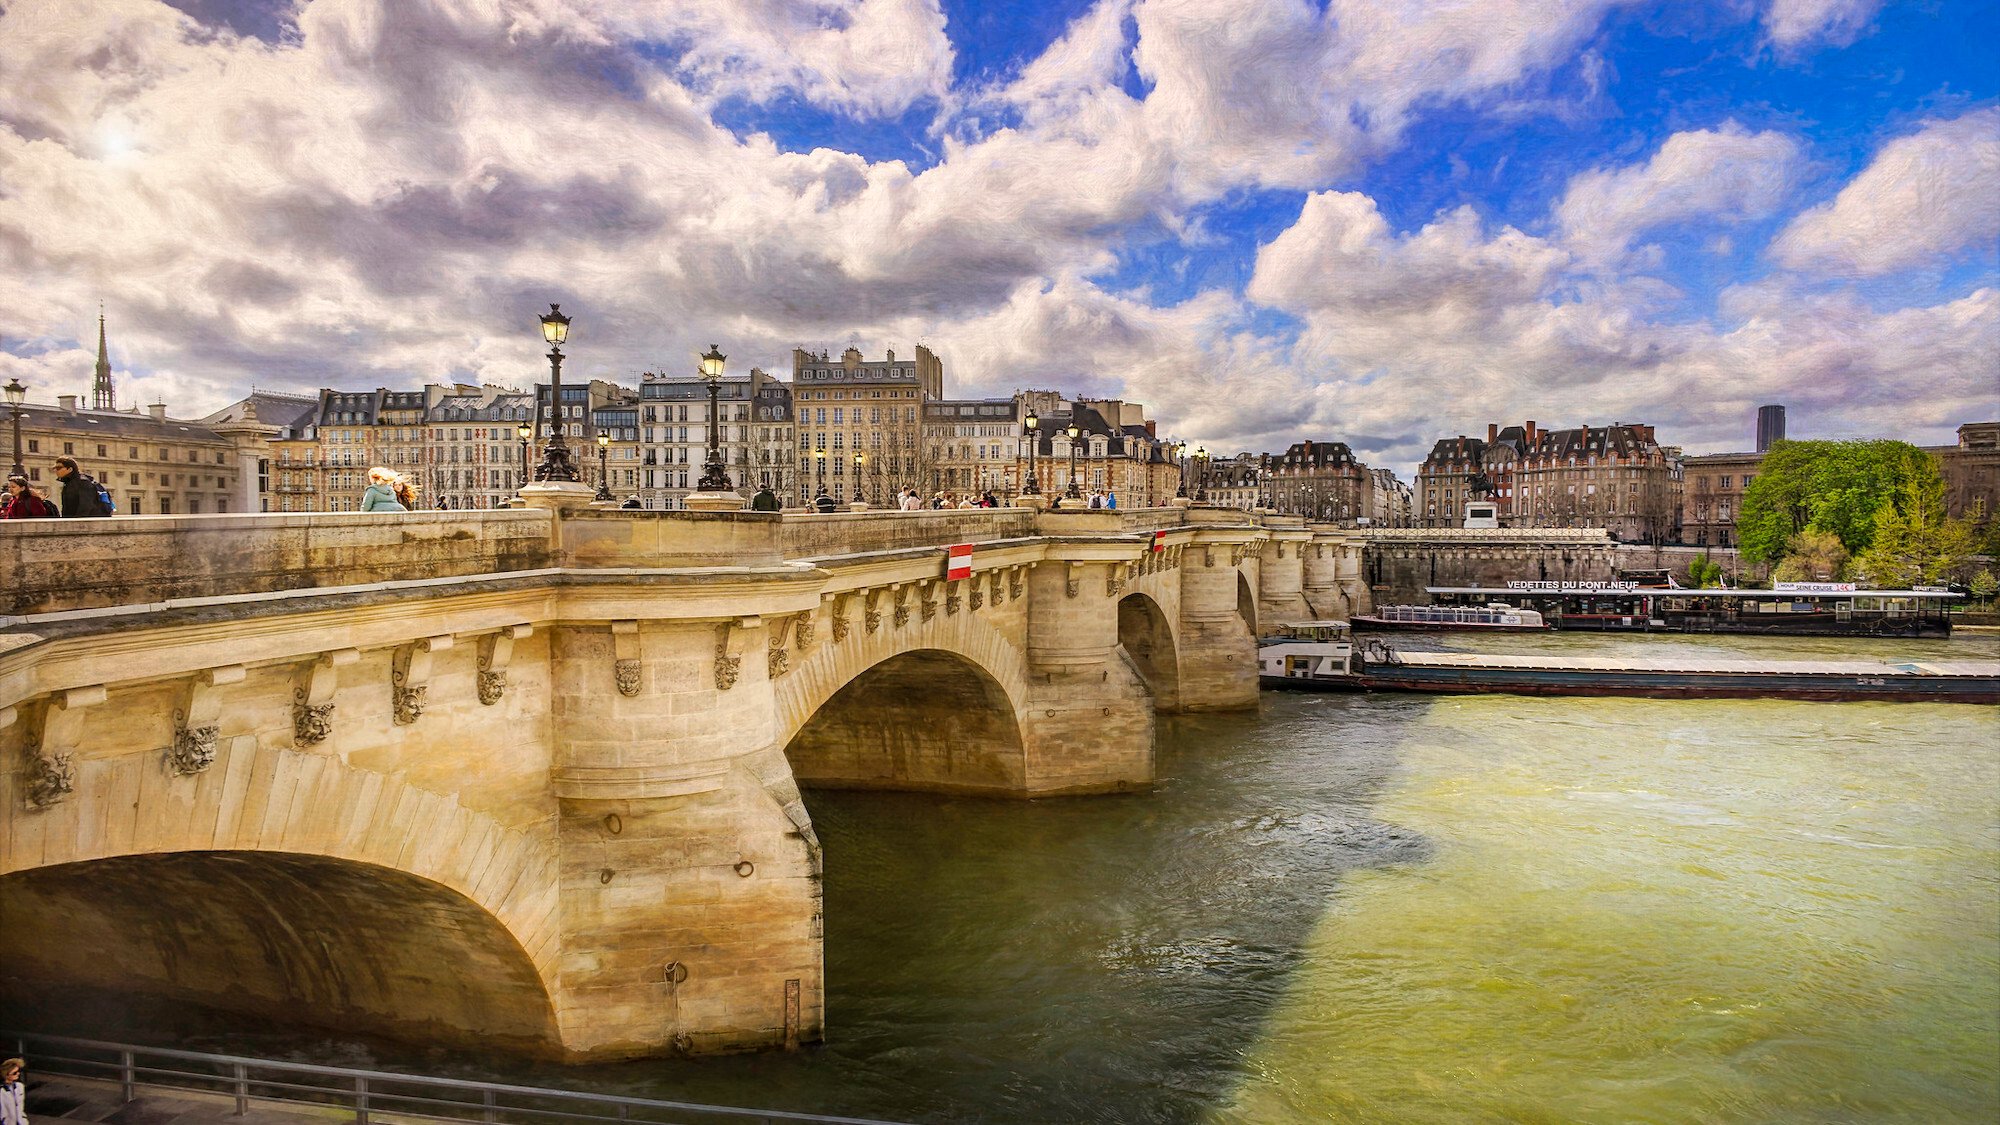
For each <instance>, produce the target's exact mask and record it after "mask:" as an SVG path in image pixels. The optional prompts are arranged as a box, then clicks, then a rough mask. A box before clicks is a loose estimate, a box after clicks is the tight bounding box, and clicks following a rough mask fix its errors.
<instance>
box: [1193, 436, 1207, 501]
mask: <svg viewBox="0 0 2000 1125" xmlns="http://www.w3.org/2000/svg"><path fill="white" fill-rule="evenodd" d="M1194 502H1195V503H1197V504H1206V503H1208V447H1207V446H1205V445H1197V446H1195V447H1194Z"/></svg>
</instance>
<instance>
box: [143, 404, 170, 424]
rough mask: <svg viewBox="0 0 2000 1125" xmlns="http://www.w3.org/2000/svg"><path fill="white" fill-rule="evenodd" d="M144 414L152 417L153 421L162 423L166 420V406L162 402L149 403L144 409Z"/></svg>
mask: <svg viewBox="0 0 2000 1125" xmlns="http://www.w3.org/2000/svg"><path fill="white" fill-rule="evenodd" d="M146 413H147V414H149V415H151V416H152V419H153V421H155V422H164V421H166V420H167V404H166V403H164V402H155V403H151V404H149V405H148V406H147V407H146Z"/></svg>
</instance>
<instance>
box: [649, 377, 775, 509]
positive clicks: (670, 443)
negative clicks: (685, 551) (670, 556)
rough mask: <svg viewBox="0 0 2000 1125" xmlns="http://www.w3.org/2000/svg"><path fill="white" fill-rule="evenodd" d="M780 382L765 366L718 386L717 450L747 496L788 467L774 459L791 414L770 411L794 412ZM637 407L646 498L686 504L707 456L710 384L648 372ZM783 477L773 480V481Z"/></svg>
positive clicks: (665, 504) (670, 505)
mask: <svg viewBox="0 0 2000 1125" xmlns="http://www.w3.org/2000/svg"><path fill="white" fill-rule="evenodd" d="M780 388H782V384H780V383H778V381H777V380H775V379H773V378H772V377H771V376H770V375H768V374H766V373H765V372H764V371H763V370H762V369H760V368H752V369H751V370H750V374H749V375H747V376H745V377H743V378H740V379H729V378H725V379H723V380H722V381H721V382H720V383H719V384H718V385H717V388H716V419H717V423H716V424H717V431H718V432H717V437H716V451H717V452H718V453H720V454H721V456H722V463H723V466H724V468H725V469H726V470H727V471H728V473H729V483H730V484H731V485H732V486H734V488H735V490H736V491H737V492H739V493H741V494H742V495H743V496H745V497H746V498H747V497H748V496H750V495H751V494H752V493H754V492H756V491H757V489H758V487H759V486H760V485H761V484H763V483H764V478H765V476H766V475H767V474H770V475H773V476H777V475H781V474H782V472H783V471H784V469H785V468H786V466H785V465H782V464H781V465H771V464H769V462H768V460H767V458H769V457H770V455H771V454H772V452H773V447H774V446H775V445H777V444H778V443H786V444H787V445H788V444H789V440H790V437H791V431H790V426H789V420H788V419H785V418H783V417H771V416H770V415H772V414H774V413H779V414H782V413H788V412H789V396H786V395H784V394H782V393H781V390H780ZM638 410H639V415H638V417H639V435H638V436H639V446H638V453H637V456H638V463H637V465H636V466H635V468H636V470H637V473H636V478H635V479H636V480H637V482H638V487H637V494H638V496H639V502H640V503H641V504H643V505H644V506H645V507H647V508H652V509H656V510H671V509H675V508H680V507H682V506H683V505H684V503H685V501H686V499H687V495H688V494H689V493H691V492H695V491H698V486H699V484H700V482H701V470H702V464H703V462H705V461H706V460H707V459H708V383H707V382H706V381H705V380H703V379H700V378H696V377H691V376H690V377H681V378H674V377H670V376H666V375H661V374H657V373H654V372H647V373H645V374H644V375H642V376H640V381H639V401H638ZM614 452H615V450H614ZM614 479H617V478H616V477H615V475H614ZM780 483H781V482H779V481H777V480H773V482H772V487H773V488H777V487H779V485H780ZM620 487H622V486H620Z"/></svg>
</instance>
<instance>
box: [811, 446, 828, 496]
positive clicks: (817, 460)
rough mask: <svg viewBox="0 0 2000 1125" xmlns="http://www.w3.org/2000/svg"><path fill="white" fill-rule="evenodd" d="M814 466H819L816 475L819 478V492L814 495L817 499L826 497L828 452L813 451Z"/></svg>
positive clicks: (821, 450)
mask: <svg viewBox="0 0 2000 1125" xmlns="http://www.w3.org/2000/svg"><path fill="white" fill-rule="evenodd" d="M813 464H814V465H816V466H818V472H817V473H816V474H815V475H816V476H817V477H818V478H819V491H818V492H816V493H814V494H813V495H814V496H815V497H818V496H825V495H826V450H824V449H815V450H813Z"/></svg>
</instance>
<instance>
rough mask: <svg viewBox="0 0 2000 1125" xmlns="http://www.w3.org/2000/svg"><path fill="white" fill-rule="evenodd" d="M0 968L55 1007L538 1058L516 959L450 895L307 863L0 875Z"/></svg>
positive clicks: (283, 858)
mask: <svg viewBox="0 0 2000 1125" xmlns="http://www.w3.org/2000/svg"><path fill="white" fill-rule="evenodd" d="M0 904H4V909H3V910H0V914H4V921H0V963H4V964H6V965H8V966H9V976H10V978H12V979H13V980H14V981H23V980H32V981H36V982H38V984H39V985H40V987H41V988H44V989H51V990H54V989H59V990H60V991H59V993H54V994H44V995H34V994H30V995H27V996H22V997H17V1001H18V1002H19V1003H20V1005H21V1007H23V1008H26V1009H28V1010H34V1009H37V1008H41V1007H43V1006H45V1005H46V1006H48V1007H50V1008H56V1007H58V1006H62V1005H64V1004H65V1001H73V1000H74V998H75V996H76V995H77V993H78V992H79V991H81V992H82V993H83V994H84V995H85V996H102V997H113V996H116V997H123V996H127V995H131V994H132V993H133V992H134V990H135V989H136V990H137V991H139V992H140V993H141V994H144V995H147V996H149V997H152V998H164V999H167V1000H170V1001H178V1002H187V1003H193V1004H199V1005H202V1006H205V1007H210V1008H216V1009H220V1010H225V1011H230V1012H234V1013H238V1014H244V1015H251V1016H258V1017H263V1018H267V1019H271V1020H274V1021H279V1022H285V1023H291V1022H297V1021H299V1020H309V1021H311V1022H313V1023H316V1024H320V1025H323V1026H327V1027H330V1028H334V1029H338V1030H348V1031H365V1032H372V1033H377V1034H384V1035H394V1036H400V1037H402V1038H405V1039H409V1040H411V1041H417V1042H435V1041H439V1040H457V1041H459V1042H461V1043H464V1044H466V1045H472V1044H479V1045H482V1046H488V1047H500V1048H503V1049H509V1050H516V1051H522V1052H527V1053H539V1054H552V1053H554V1052H555V1050H556V1044H557V1028H556V1023H555V1012H554V1008H553V1006H552V1004H551V1003H550V1000H549V997H548V994H547V992H546V991H545V989H544V988H543V986H542V981H541V979H540V974H539V972H538V971H537V969H536V967H535V965H534V962H533V961H532V960H531V959H530V958H529V957H528V954H527V951H526V950H524V949H523V948H522V947H521V944H520V942H519V941H517V940H516V939H515V937H514V935H513V934H511V933H509V932H508V931H507V928H506V927H505V926H503V925H501V924H500V922H499V920H498V919H496V918H495V917H494V916H493V915H492V914H490V913H488V912H487V911H485V910H484V909H482V908H480V906H479V905H478V904H477V903H474V902H473V901H471V900H470V899H468V898H466V897H465V896H464V895H462V894H460V893H458V892H457V891H454V890H452V889H451V888H449V887H445V886H443V885H441V884H438V883H435V882H432V881H431V880H428V879H424V878H420V877H418V876H416V875H412V874H410V873H408V872H406V871H400V870H397V869H395V868H391V867H383V866H380V865H377V864H369V863H358V862H355V861H352V860H346V859H334V858H329V857H326V856H319V855H306V854H300V853H294V852H271V851H195V852H167V853H158V854H151V855H124V856H113V857H109V858H106V859H98V860H89V861H84V862H79V863H66V864H61V865H59V866H55V867H40V868H35V869H33V870H27V871H18V872H15V873H13V874H11V875H7V876H0Z"/></svg>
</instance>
